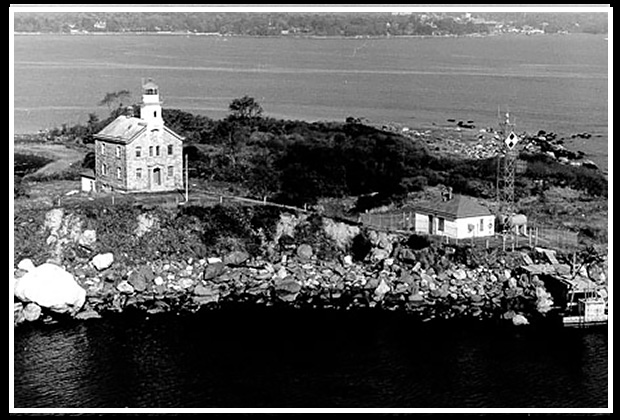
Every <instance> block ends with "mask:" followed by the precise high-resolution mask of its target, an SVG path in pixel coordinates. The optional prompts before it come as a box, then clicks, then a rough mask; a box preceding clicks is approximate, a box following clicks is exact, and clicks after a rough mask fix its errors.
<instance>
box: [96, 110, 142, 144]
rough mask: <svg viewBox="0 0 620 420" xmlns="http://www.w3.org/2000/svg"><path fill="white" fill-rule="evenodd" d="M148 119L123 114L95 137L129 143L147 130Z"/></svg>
mask: <svg viewBox="0 0 620 420" xmlns="http://www.w3.org/2000/svg"><path fill="white" fill-rule="evenodd" d="M146 127H147V124H146V121H144V120H141V119H140V118H136V117H128V116H126V115H121V116H119V117H117V118H116V119H115V120H114V121H112V122H111V123H110V124H108V125H107V126H106V127H105V128H104V129H103V130H101V131H100V132H98V133H97V134H95V138H97V139H101V140H108V141H113V142H118V143H129V142H131V141H132V140H133V139H134V138H136V137H138V136H139V135H140V134H142V132H143V131H144V130H146Z"/></svg>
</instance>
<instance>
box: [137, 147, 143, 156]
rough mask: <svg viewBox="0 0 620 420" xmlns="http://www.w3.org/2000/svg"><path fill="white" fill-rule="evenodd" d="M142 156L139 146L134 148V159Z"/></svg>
mask: <svg viewBox="0 0 620 420" xmlns="http://www.w3.org/2000/svg"><path fill="white" fill-rule="evenodd" d="M141 156H142V148H141V147H140V146H136V157H137V158H139V157H141Z"/></svg>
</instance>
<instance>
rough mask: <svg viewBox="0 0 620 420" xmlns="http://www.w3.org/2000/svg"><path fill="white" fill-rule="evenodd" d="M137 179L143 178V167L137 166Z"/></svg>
mask: <svg viewBox="0 0 620 420" xmlns="http://www.w3.org/2000/svg"><path fill="white" fill-rule="evenodd" d="M136 179H142V168H136Z"/></svg>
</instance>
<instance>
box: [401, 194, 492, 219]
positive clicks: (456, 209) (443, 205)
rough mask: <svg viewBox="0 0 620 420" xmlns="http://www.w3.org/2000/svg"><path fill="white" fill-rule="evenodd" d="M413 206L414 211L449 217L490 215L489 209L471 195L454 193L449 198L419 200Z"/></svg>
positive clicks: (460, 217)
mask: <svg viewBox="0 0 620 420" xmlns="http://www.w3.org/2000/svg"><path fill="white" fill-rule="evenodd" d="M413 208H414V210H415V211H416V212H420V213H425V214H432V215H436V216H444V217H449V218H451V219H462V218H465V217H477V216H491V215H492V213H491V212H490V211H489V209H487V208H486V207H484V206H481V205H480V204H478V203H477V202H476V201H474V200H473V199H472V198H471V197H467V196H464V195H459V194H455V195H454V196H453V197H452V199H451V200H447V201H443V200H434V201H427V202H421V203H418V204H415V205H414V206H413Z"/></svg>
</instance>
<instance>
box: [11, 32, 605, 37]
mask: <svg viewBox="0 0 620 420" xmlns="http://www.w3.org/2000/svg"><path fill="white" fill-rule="evenodd" d="M13 35H20V36H36V35H61V36H107V35H109V36H122V35H147V36H149V35H151V36H152V35H158V36H188V37H189V36H197V37H214V38H270V39H273V38H292V39H392V38H398V39H403V38H414V39H418V38H422V39H423V38H486V37H496V36H535V37H538V36H567V35H591V36H604V37H605V38H607V37H608V34H607V33H605V34H591V33H586V32H578V33H571V32H569V33H559V32H554V33H542V34H540V33H537V34H528V33H524V32H509V33H503V32H502V33H488V34H484V33H473V34H464V35H457V34H446V35H356V36H345V35H303V34H288V35H239V34H220V33H213V32H164V31H161V32H145V31H144V32H143V31H139V32H131V31H128V32H76V33H66V32H13Z"/></svg>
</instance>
